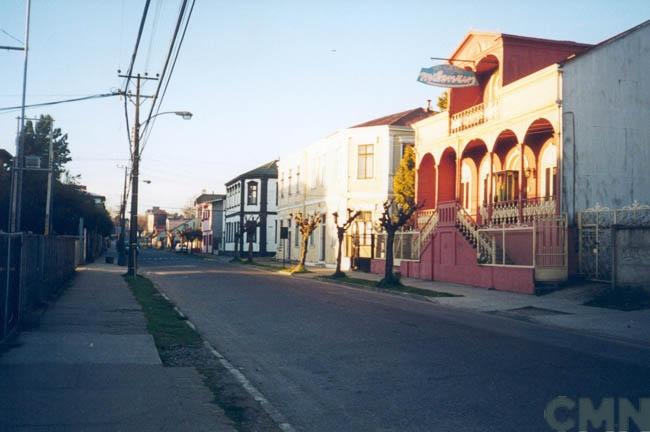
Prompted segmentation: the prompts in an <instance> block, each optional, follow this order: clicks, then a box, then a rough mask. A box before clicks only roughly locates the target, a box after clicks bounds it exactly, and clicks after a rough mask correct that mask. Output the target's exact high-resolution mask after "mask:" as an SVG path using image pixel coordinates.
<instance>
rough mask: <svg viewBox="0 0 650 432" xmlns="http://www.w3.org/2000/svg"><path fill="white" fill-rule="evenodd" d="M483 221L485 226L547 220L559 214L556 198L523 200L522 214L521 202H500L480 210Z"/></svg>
mask: <svg viewBox="0 0 650 432" xmlns="http://www.w3.org/2000/svg"><path fill="white" fill-rule="evenodd" d="M479 213H480V215H481V220H482V221H483V224H485V225H514V224H522V223H527V224H530V223H532V222H533V221H536V220H541V219H547V218H549V217H552V216H555V215H556V214H557V206H556V201H555V199H554V198H543V197H542V198H528V199H525V200H522V203H521V214H520V212H519V201H518V200H510V201H499V202H496V203H493V204H489V205H484V206H482V207H481V208H480V210H479Z"/></svg>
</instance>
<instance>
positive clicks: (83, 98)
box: [0, 92, 121, 114]
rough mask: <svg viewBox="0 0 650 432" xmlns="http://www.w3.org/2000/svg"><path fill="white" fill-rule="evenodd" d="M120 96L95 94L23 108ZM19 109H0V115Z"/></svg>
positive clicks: (116, 93) (115, 94)
mask: <svg viewBox="0 0 650 432" xmlns="http://www.w3.org/2000/svg"><path fill="white" fill-rule="evenodd" d="M120 94H121V93H119V92H115V93H100V94H95V95H90V96H83V97H78V98H72V99H64V100H58V101H51V102H41V103H36V104H29V105H25V108H35V107H43V106H52V105H60V104H64V103H69V102H80V101H86V100H90V99H101V98H106V97H111V96H119V95H120ZM21 108H22V105H18V106H12V107H4V108H0V114H5V113H9V112H11V111H17V110H19V109H21Z"/></svg>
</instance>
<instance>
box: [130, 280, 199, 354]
mask: <svg viewBox="0 0 650 432" xmlns="http://www.w3.org/2000/svg"><path fill="white" fill-rule="evenodd" d="M124 278H125V279H126V281H127V283H128V284H129V286H130V287H131V291H132V292H133V295H134V296H135V298H136V299H137V300H138V303H140V305H141V306H142V310H143V311H144V316H145V318H146V319H147V329H148V330H149V333H151V335H152V336H153V338H154V341H155V343H156V347H157V348H158V350H159V351H161V357H162V355H163V354H164V353H165V351H168V350H172V349H174V348H175V347H177V346H179V345H200V344H201V338H200V337H199V335H198V334H197V333H196V332H195V331H194V330H192V329H191V328H190V327H189V326H188V325H187V324H186V323H185V319H184V318H182V317H181V316H180V315H178V314H177V313H176V311H175V310H174V305H173V304H171V303H170V302H169V301H167V300H166V299H165V298H164V297H163V296H162V295H160V293H159V292H158V290H157V289H156V287H155V286H154V285H153V283H152V282H151V281H150V280H149V279H147V278H145V277H142V276H125V277H124ZM162 360H163V362H164V360H165V359H162Z"/></svg>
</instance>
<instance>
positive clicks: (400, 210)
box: [379, 198, 421, 287]
mask: <svg viewBox="0 0 650 432" xmlns="http://www.w3.org/2000/svg"><path fill="white" fill-rule="evenodd" d="M420 207H421V206H419V205H417V204H416V203H415V200H414V199H412V198H410V199H408V200H407V202H406V203H404V204H399V203H397V202H396V201H395V199H392V200H387V201H385V202H384V211H383V212H382V214H381V217H380V218H379V225H380V227H381V228H382V230H383V231H385V232H386V268H385V270H384V278H383V279H382V280H381V281H379V286H386V287H391V286H395V285H399V279H398V278H397V277H396V276H395V273H394V272H393V262H394V259H393V244H394V243H395V233H396V232H397V231H398V230H399V229H400V228H402V227H403V226H404V225H405V224H406V222H408V221H409V219H411V217H412V216H413V214H414V213H415V212H416V211H417V210H418V209H419V208H420Z"/></svg>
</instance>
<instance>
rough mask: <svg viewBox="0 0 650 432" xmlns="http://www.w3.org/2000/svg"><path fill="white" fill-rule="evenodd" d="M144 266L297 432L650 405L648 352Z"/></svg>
mask: <svg viewBox="0 0 650 432" xmlns="http://www.w3.org/2000/svg"><path fill="white" fill-rule="evenodd" d="M141 266H142V270H143V271H144V272H147V273H148V274H149V277H151V278H152V279H153V280H154V281H155V282H156V283H157V284H158V285H159V286H160V287H161V289H162V290H163V291H164V292H165V293H167V295H168V296H169V297H170V298H171V299H172V301H173V302H174V303H176V305H178V307H179V308H180V309H181V310H182V311H183V312H185V313H186V314H187V315H188V316H189V318H190V319H191V320H192V321H193V322H194V323H195V324H196V326H197V328H198V330H199V331H200V332H201V334H202V335H203V336H204V337H205V338H206V339H207V340H208V341H209V342H210V343H211V344H212V345H213V346H214V347H216V349H217V350H218V351H219V352H220V353H222V354H223V355H224V356H225V357H226V358H227V359H229V360H230V361H231V362H232V363H233V364H234V365H235V366H236V367H237V368H239V369H240V370H241V371H242V373H243V374H244V375H246V377H247V378H248V379H249V380H250V381H251V382H252V383H253V384H254V385H255V386H256V387H257V388H258V389H259V390H260V391H261V392H262V393H263V394H264V395H265V396H266V397H267V398H268V399H269V401H270V402H271V403H272V404H273V405H274V406H275V407H276V408H277V409H278V410H279V411H280V412H282V414H284V416H285V417H286V418H287V419H288V421H289V423H291V425H292V426H293V427H294V428H295V429H296V430H305V431H327V432H331V431H366V430H373V431H411V430H413V431H492V430H494V431H551V430H554V429H552V428H551V427H550V426H549V425H548V424H547V422H546V420H545V419H544V409H545V407H546V406H547V404H548V403H549V402H550V401H551V400H553V399H554V398H556V397H557V396H559V395H565V396H568V397H570V398H572V399H573V400H576V401H577V398H579V397H588V398H591V399H592V400H593V403H594V404H595V405H596V404H598V403H600V400H601V398H603V397H627V398H631V399H632V400H637V398H639V397H648V396H650V385H649V383H650V368H649V366H650V360H649V359H650V355H649V353H648V351H647V350H645V349H642V348H637V347H633V346H630V345H625V344H619V343H617V342H614V341H608V340H605V339H599V338H595V337H589V336H584V335H579V334H573V333H570V332H567V331H563V330H558V329H554V328H550V327H544V326H540V325H536V324H532V323H529V322H525V321H521V320H515V319H512V318H506V317H502V316H495V315H490V314H485V313H477V312H470V311H463V310H455V309H450V308H445V307H442V306H439V305H435V304H433V303H431V302H426V301H420V300H415V299H411V298H405V297H400V296H394V295H389V294H384V293H377V292H372V291H368V290H362V289H355V288H347V287H341V286H337V285H333V284H329V283H325V282H319V281H315V280H307V279H302V278H295V277H288V276H281V275H276V274H272V273H269V272H267V271H263V270H259V269H256V268H251V267H248V266H239V265H231V264H226V263H220V262H215V261H208V260H203V259H201V258H198V257H192V256H187V255H181V254H173V253H171V252H159V251H151V250H147V251H143V253H142V254H141ZM596 406H597V405H596ZM559 414H562V413H559ZM569 414H570V416H572V417H570V418H573V419H575V420H576V421H577V415H578V414H577V413H576V412H575V411H574V412H571V413H569ZM560 419H562V416H560Z"/></svg>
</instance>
